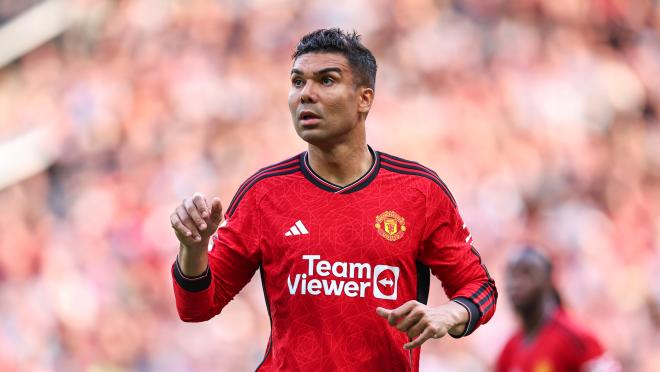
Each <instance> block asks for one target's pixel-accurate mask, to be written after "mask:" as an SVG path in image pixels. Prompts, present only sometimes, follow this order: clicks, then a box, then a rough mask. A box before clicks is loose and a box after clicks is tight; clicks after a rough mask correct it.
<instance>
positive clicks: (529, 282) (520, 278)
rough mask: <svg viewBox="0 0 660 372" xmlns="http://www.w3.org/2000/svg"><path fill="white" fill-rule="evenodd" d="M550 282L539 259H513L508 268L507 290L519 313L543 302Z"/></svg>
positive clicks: (534, 257) (527, 257) (524, 255)
mask: <svg viewBox="0 0 660 372" xmlns="http://www.w3.org/2000/svg"><path fill="white" fill-rule="evenodd" d="M548 281H549V278H548V274H547V270H546V268H545V266H544V264H543V262H542V261H541V260H540V259H539V258H538V257H536V256H533V255H526V254H522V255H518V256H514V257H512V259H511V260H510V261H509V264H508V266H507V272H506V289H507V292H508V294H509V298H510V300H511V303H512V305H513V307H514V309H515V310H516V311H517V312H518V313H525V312H527V311H529V310H531V309H534V308H535V307H536V306H537V305H538V304H539V302H540V301H542V300H543V296H544V293H545V290H546V289H547V288H548V285H549V284H548Z"/></svg>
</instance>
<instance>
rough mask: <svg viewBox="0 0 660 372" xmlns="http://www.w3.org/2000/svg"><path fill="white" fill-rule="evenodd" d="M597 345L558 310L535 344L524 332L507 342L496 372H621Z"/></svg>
mask: <svg viewBox="0 0 660 372" xmlns="http://www.w3.org/2000/svg"><path fill="white" fill-rule="evenodd" d="M618 370H619V365H618V363H616V362H615V361H614V360H613V359H610V358H609V357H608V356H607V355H605V354H604V350H603V348H602V347H601V345H600V344H599V343H598V341H597V340H596V339H595V338H594V337H593V336H592V335H591V334H590V333H588V332H586V331H585V330H583V329H581V328H580V327H578V326H577V325H576V324H574V323H573V322H572V321H571V320H570V318H569V317H568V316H567V315H566V313H565V312H564V311H563V310H561V309H557V310H556V311H555V312H554V313H553V315H552V317H551V318H550V319H548V321H547V322H546V323H545V324H544V325H543V326H542V328H541V329H540V330H539V333H538V334H537V335H536V337H535V338H534V339H533V340H529V341H526V340H525V339H524V335H523V334H522V332H521V331H519V332H516V333H515V334H514V335H513V336H512V337H511V339H509V341H508V342H507V344H506V346H504V349H503V350H502V352H501V354H500V356H499V358H498V360H497V368H496V371H497V372H560V371H561V372H578V371H584V372H587V371H600V372H609V371H618Z"/></svg>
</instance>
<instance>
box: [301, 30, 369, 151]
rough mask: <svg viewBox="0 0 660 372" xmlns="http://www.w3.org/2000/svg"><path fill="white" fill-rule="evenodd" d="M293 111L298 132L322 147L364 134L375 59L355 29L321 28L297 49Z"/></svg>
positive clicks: (303, 39)
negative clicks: (347, 31) (348, 31)
mask: <svg viewBox="0 0 660 372" xmlns="http://www.w3.org/2000/svg"><path fill="white" fill-rule="evenodd" d="M292 57H293V68H292V69H291V88H290V90H289V109H290V111H291V117H292V119H293V123H294V126H295V128H296V132H297V133H298V135H299V136H300V137H301V138H302V139H304V140H305V141H307V142H309V143H311V144H315V145H323V144H329V143H333V142H341V141H342V140H345V139H346V137H347V136H351V135H352V134H355V135H362V136H363V134H361V133H363V132H364V130H363V126H364V120H365V119H366V116H367V114H368V113H369V109H371V104H372V103H373V97H374V88H375V84H376V59H375V58H374V56H373V54H372V53H371V52H370V51H369V49H367V48H366V47H365V46H364V45H362V43H361V42H360V36H359V35H357V34H356V33H355V32H353V33H345V32H343V31H342V30H340V29H337V28H332V29H320V30H316V31H314V32H311V33H309V34H307V35H305V36H303V38H302V39H301V40H300V42H299V43H298V46H297V47H296V50H295V52H294V53H293V56H292Z"/></svg>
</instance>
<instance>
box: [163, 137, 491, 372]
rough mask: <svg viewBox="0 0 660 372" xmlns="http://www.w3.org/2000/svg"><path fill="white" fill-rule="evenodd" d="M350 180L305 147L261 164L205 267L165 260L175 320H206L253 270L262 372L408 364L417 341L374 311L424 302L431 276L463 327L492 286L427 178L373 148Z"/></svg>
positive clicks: (436, 183) (447, 197)
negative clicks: (259, 305)
mask: <svg viewBox="0 0 660 372" xmlns="http://www.w3.org/2000/svg"><path fill="white" fill-rule="evenodd" d="M370 151H371V154H372V157H373V159H374V161H373V165H372V167H371V168H370V169H369V171H368V172H367V173H366V174H365V175H364V176H362V177H361V178H360V179H358V180H357V181H355V182H354V183H352V184H350V185H348V186H344V187H341V186H338V185H335V184H332V183H330V182H328V181H325V180H323V179H322V178H321V177H319V176H318V175H316V174H315V173H314V171H313V170H312V169H311V167H310V166H309V162H308V159H307V153H306V152H303V153H302V154H300V155H297V156H295V157H293V158H291V159H288V160H285V161H283V162H280V163H278V164H275V165H272V166H270V167H266V168H263V169H261V170H260V171H259V172H257V173H256V174H254V175H253V176H252V177H250V178H249V179H248V180H247V181H246V182H245V183H244V184H243V185H242V186H241V187H240V188H239V190H238V192H237V193H236V196H235V197H234V199H233V200H232V202H231V204H230V205H229V207H228V208H227V210H226V214H225V221H224V222H223V223H222V224H221V225H220V227H219V229H218V231H217V233H216V234H215V235H214V237H213V245H212V247H211V250H210V252H209V269H208V270H207V272H206V273H205V274H203V275H202V276H200V277H196V278H188V277H184V276H183V275H182V274H181V272H180V269H179V267H178V265H177V264H176V262H175V264H174V265H173V267H172V274H173V277H174V293H175V296H176V304H177V309H178V312H179V315H180V317H181V319H183V320H184V321H191V322H198V321H205V320H207V319H210V318H211V317H213V316H215V315H216V314H218V313H220V311H221V310H222V308H223V307H224V306H225V305H226V304H227V303H228V302H229V301H230V300H231V299H232V298H233V297H234V296H235V295H236V294H237V293H238V292H239V291H240V290H241V288H243V286H245V285H246V284H247V283H248V282H249V281H250V279H251V277H252V276H253V274H254V273H255V271H256V270H259V271H260V274H261V279H262V284H263V288H264V295H265V297H266V306H267V308H268V313H269V315H270V319H271V337H270V340H269V342H268V346H267V349H266V352H265V356H264V359H263V362H262V363H261V364H260V365H259V366H258V367H257V369H258V370H260V371H285V370H286V371H288V370H304V371H339V370H341V371H397V372H400V371H417V370H418V366H419V355H420V352H419V348H417V349H415V350H414V351H408V350H404V349H403V344H405V343H407V342H408V341H409V340H408V337H407V335H406V334H405V333H402V332H400V331H398V330H396V329H395V328H393V327H390V326H389V325H388V324H387V321H386V320H385V319H383V318H381V317H379V316H378V315H377V314H376V307H378V306H382V307H386V308H390V309H391V308H395V307H398V306H400V305H402V304H404V303H405V302H406V301H409V300H414V299H416V300H418V301H420V302H423V303H426V300H427V298H428V291H429V278H430V274H429V272H432V273H433V274H434V275H435V276H436V277H438V278H439V279H440V280H441V281H442V285H443V288H444V290H445V292H446V293H447V295H448V297H449V298H451V299H452V300H454V301H456V302H457V303H459V304H461V305H462V306H464V307H465V308H466V309H467V310H468V312H469V314H470V320H469V324H468V327H467V329H466V331H465V333H464V334H463V335H467V334H470V333H471V332H472V331H474V330H475V329H476V328H477V327H478V326H479V325H481V324H483V323H485V322H486V321H488V320H489V319H490V318H491V317H492V316H493V313H494V311H495V303H496V299H497V290H496V288H495V282H494V281H493V280H492V279H491V278H490V276H489V275H488V272H487V270H486V268H485V267H484V266H483V265H482V263H481V258H480V257H479V255H478V253H477V251H476V250H475V249H474V247H473V246H472V237H471V235H470V233H469V232H468V230H467V228H466V227H465V224H464V223H463V221H462V219H461V217H460V216H459V214H458V210H457V209H456V203H455V201H454V199H453V198H452V196H451V194H450V193H449V191H448V190H447V187H446V186H445V184H444V183H443V182H442V181H441V180H440V178H438V176H437V174H436V173H435V172H433V171H431V170H429V169H428V168H425V167H423V166H421V165H419V164H418V163H414V162H410V161H407V160H403V159H401V158H397V157H394V156H390V155H387V154H384V153H378V152H375V151H373V150H371V148H370Z"/></svg>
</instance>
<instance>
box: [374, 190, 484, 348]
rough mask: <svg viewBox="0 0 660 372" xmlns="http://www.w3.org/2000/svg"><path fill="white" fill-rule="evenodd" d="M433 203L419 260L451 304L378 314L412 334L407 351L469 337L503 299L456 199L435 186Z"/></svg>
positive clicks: (410, 306)
mask: <svg viewBox="0 0 660 372" xmlns="http://www.w3.org/2000/svg"><path fill="white" fill-rule="evenodd" d="M427 197H428V199H427V227H426V230H425V232H424V237H423V244H422V247H421V248H420V252H419V255H418V259H419V261H421V262H422V263H423V264H424V265H426V266H428V267H429V268H430V269H431V272H432V273H433V274H434V275H435V276H436V277H438V278H439V279H440V280H441V282H442V285H443V288H444V290H445V292H446V294H447V296H448V297H449V298H450V299H451V301H450V302H448V303H446V304H443V305H441V306H438V307H430V306H427V305H425V304H422V303H420V302H417V301H409V302H408V303H406V304H404V305H402V306H401V307H399V308H397V309H394V310H388V309H382V308H379V309H377V312H378V314H379V315H381V316H382V317H384V318H386V319H387V320H388V322H389V323H390V325H392V326H394V327H396V328H397V329H398V330H400V331H402V332H406V333H407V334H408V337H409V338H410V339H411V340H412V341H411V342H409V343H407V344H406V345H404V348H406V349H410V348H414V347H417V346H420V345H422V344H423V343H424V342H425V341H426V340H428V339H430V338H440V337H443V336H445V335H446V334H447V333H449V334H450V335H451V336H452V337H455V338H458V337H463V336H466V335H469V334H470V333H472V332H473V331H474V330H475V329H476V328H477V327H478V326H479V325H481V324H483V323H485V322H486V321H488V320H489V319H490V318H491V317H492V316H493V313H494V311H495V303H496V299H497V290H496V288H495V282H494V281H493V280H492V279H491V278H490V277H489V275H488V272H487V271H486V268H485V267H484V266H483V265H482V264H481V258H480V257H479V255H478V254H477V252H476V250H475V249H474V248H473V247H472V245H471V243H472V241H471V236H470V234H469V233H468V231H467V229H466V228H465V225H464V224H463V221H462V219H461V217H460V215H459V214H458V210H457V208H456V206H455V203H454V200H453V198H452V197H451V196H450V195H449V194H448V193H445V192H444V191H443V190H442V189H441V187H440V186H438V185H435V184H434V185H432V190H431V191H430V192H429V193H428V195H427Z"/></svg>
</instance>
